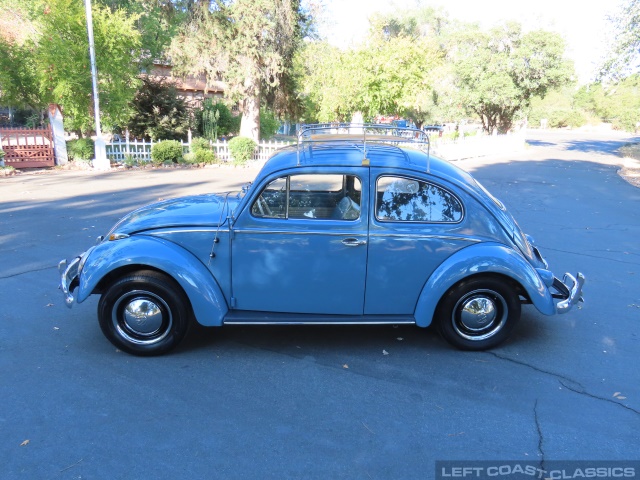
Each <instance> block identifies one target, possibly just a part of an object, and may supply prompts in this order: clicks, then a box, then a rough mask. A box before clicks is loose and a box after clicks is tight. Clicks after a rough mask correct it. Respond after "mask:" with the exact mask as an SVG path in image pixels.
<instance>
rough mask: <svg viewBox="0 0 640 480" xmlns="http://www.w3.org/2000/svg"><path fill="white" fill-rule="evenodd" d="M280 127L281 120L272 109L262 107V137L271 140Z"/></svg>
mask: <svg viewBox="0 0 640 480" xmlns="http://www.w3.org/2000/svg"><path fill="white" fill-rule="evenodd" d="M278 128H280V121H279V120H278V118H277V117H276V115H275V113H273V112H272V111H271V110H267V109H260V138H261V139H263V140H269V139H270V138H271V137H273V136H274V135H275V134H276V132H277V131H278Z"/></svg>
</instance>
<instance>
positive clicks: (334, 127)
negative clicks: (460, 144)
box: [298, 122, 430, 173]
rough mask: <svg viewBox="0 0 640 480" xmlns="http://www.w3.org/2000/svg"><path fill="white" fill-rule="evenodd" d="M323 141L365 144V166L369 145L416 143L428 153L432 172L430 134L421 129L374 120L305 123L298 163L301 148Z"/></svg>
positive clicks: (356, 145)
mask: <svg viewBox="0 0 640 480" xmlns="http://www.w3.org/2000/svg"><path fill="white" fill-rule="evenodd" d="M321 143H345V144H347V145H351V146H353V147H354V148H360V146H362V151H363V152H362V153H363V155H364V158H363V159H362V161H363V165H366V164H368V159H367V144H372V143H374V144H386V145H391V146H395V147H399V146H401V145H402V146H412V147H415V148H417V149H418V150H420V151H421V152H423V153H426V154H427V173H429V171H430V143H429V135H428V134H427V133H426V132H424V131H422V130H420V129H417V128H411V127H396V126H394V125H385V124H374V123H339V122H334V123H315V124H303V125H301V126H300V129H299V130H298V165H300V151H301V149H303V148H304V147H305V145H308V146H312V145H316V144H321Z"/></svg>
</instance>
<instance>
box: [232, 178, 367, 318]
mask: <svg viewBox="0 0 640 480" xmlns="http://www.w3.org/2000/svg"><path fill="white" fill-rule="evenodd" d="M368 185H369V173H368V170H367V169H366V168H357V167H356V168H342V169H329V170H323V171H318V170H317V169H316V170H308V169H304V168H297V169H294V170H291V171H289V172H283V173H281V174H279V175H275V176H272V177H271V178H268V179H266V180H265V181H264V182H263V183H262V184H261V185H260V186H259V187H258V188H257V189H256V193H255V194H254V195H253V197H252V198H250V199H249V200H248V202H247V204H246V207H245V208H244V209H243V211H242V212H241V213H240V214H239V216H238V218H237V220H236V221H235V223H234V226H233V233H232V299H231V306H232V308H234V309H237V310H245V311H261V312H282V313H300V314H332V315H361V314H362V313H363V309H364V294H365V293H364V292H365V280H366V262H367V240H368V239H367V234H368V217H369V215H368V211H369V208H368V202H366V201H365V202H364V204H363V202H362V199H367V198H369V197H368Z"/></svg>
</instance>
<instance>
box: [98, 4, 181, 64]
mask: <svg viewBox="0 0 640 480" xmlns="http://www.w3.org/2000/svg"><path fill="white" fill-rule="evenodd" d="M100 3H102V4H103V5H105V6H107V7H109V8H110V10H111V11H112V12H116V11H118V10H122V11H124V12H126V14H127V15H128V16H131V17H133V18H135V19H136V20H135V27H136V30H137V31H138V32H139V34H140V47H139V49H138V51H137V52H135V58H136V60H137V61H138V62H139V64H140V66H141V67H144V68H150V67H152V66H153V61H157V60H167V58H166V52H165V51H166V49H167V48H168V47H169V45H170V44H171V40H172V39H173V37H174V36H175V34H176V33H177V31H178V28H179V27H180V25H181V24H182V23H184V21H185V20H186V18H187V15H188V12H189V8H190V5H193V2H192V1H191V0H171V1H166V0H160V1H158V0H101V2H100Z"/></svg>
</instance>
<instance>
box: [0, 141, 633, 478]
mask: <svg viewBox="0 0 640 480" xmlns="http://www.w3.org/2000/svg"><path fill="white" fill-rule="evenodd" d="M530 137H531V139H530V140H531V142H530V143H531V145H532V146H531V147H530V148H528V149H527V150H526V151H525V152H522V153H521V154H518V155H515V156H511V157H510V158H506V157H504V158H493V159H482V160H473V161H462V162H458V163H459V164H460V165H462V166H464V167H465V168H468V169H470V170H473V172H474V174H475V175H476V176H477V177H478V178H479V179H480V180H481V181H482V182H483V183H484V184H485V185H486V186H487V187H488V188H489V189H490V190H491V191H492V192H493V193H494V194H495V195H496V196H498V197H499V198H501V199H502V200H503V201H504V203H505V204H506V205H507V206H508V208H509V209H510V210H511V211H512V213H514V215H515V216H516V218H517V219H518V220H519V222H520V224H521V226H522V227H523V228H524V230H525V231H527V232H529V233H531V234H532V235H533V236H534V237H535V238H536V240H537V242H538V244H539V245H540V246H541V249H542V251H543V253H544V254H545V255H546V257H547V259H548V261H549V263H550V264H551V266H552V267H553V269H554V270H555V271H556V272H557V273H562V272H564V271H569V272H572V273H575V272H576V271H577V270H581V271H583V272H584V273H585V275H586V276H587V285H586V294H585V296H586V298H587V303H586V304H585V305H584V306H583V308H582V309H580V310H574V311H572V312H570V313H569V314H567V315H565V316H557V317H544V316H541V315H539V314H538V313H537V311H536V310H535V309H534V308H533V307H530V306H528V307H525V308H524V309H523V318H522V321H521V323H520V325H519V327H518V329H517V331H516V333H515V335H514V336H513V337H512V338H511V339H510V340H509V341H508V342H507V343H506V344H504V346H502V347H501V348H497V349H495V350H493V351H491V352H484V353H468V352H460V351H455V350H453V349H451V348H450V347H449V346H448V345H447V344H445V343H444V342H443V341H442V340H441V339H440V338H439V337H438V336H437V335H436V334H435V333H434V332H433V331H431V330H426V331H425V330H421V329H417V328H411V327H399V328H393V327H391V326H388V327H387V326H382V327H360V328H356V327H339V328H338V327H235V328H233V327H225V328H224V329H218V330H215V329H214V330H205V329H196V331H195V332H194V333H193V334H192V335H191V336H190V337H189V338H188V339H187V340H186V341H185V342H184V343H183V344H182V345H181V346H180V347H179V348H178V349H177V351H176V352H175V353H174V354H171V355H167V356H164V357H158V358H137V357H133V356H129V355H126V354H124V353H120V352H117V351H116V350H115V348H114V347H113V346H112V345H111V344H110V343H108V341H107V340H106V339H104V337H103V336H102V334H101V332H100V329H99V327H98V324H97V319H96V311H95V310H96V304H97V300H96V299H94V298H91V299H90V300H88V301H87V302H85V303H83V304H81V305H76V306H75V307H74V308H73V309H72V310H68V309H67V308H66V307H65V306H64V304H63V301H62V298H61V296H60V294H59V292H58V291H57V290H56V285H57V282H58V278H57V271H56V263H57V261H58V260H59V259H61V258H63V257H71V256H73V255H75V254H78V253H80V252H81V251H82V250H84V249H86V248H87V247H88V246H89V245H91V244H92V243H93V240H94V238H95V237H96V236H97V235H100V234H104V233H105V232H106V230H107V229H108V228H109V227H110V226H111V225H112V224H113V223H114V222H115V221H116V220H117V219H118V218H119V217H120V216H121V215H122V214H124V213H125V212H127V211H128V210H130V209H132V208H134V207H136V206H138V205H141V204H144V203H147V202H150V201H154V200H157V199H159V198H167V197H173V196H177V195H182V194H185V193H201V192H208V191H215V190H226V189H229V188H237V187H238V186H239V185H240V184H242V183H243V182H244V181H247V180H250V179H251V178H252V177H253V176H254V175H255V171H252V170H250V169H227V168H220V169H204V170H186V171H173V170H159V171H139V172H113V173H85V172H66V173H65V172H63V173H50V174H44V175H29V176H20V177H14V178H6V179H0V259H1V263H0V399H1V401H0V471H1V472H2V473H1V474H0V477H1V478H3V479H18V478H19V479H36V478H37V479H80V478H83V479H89V478H90V479H101V478H106V479H148V478H154V479H155V478H157V479H199V478H224V479H226V478H231V479H234V478H238V479H240V478H256V479H266V478H273V479H283V478H305V479H306V478H322V479H329V478H349V479H351V478H357V479H359V478H363V479H369V478H376V479H377V478H380V479H383V478H384V479H389V478H402V479H412V478H416V479H418V478H420V479H424V478H433V477H434V475H435V470H434V467H435V461H436V460H479V459H485V460H518V461H534V462H539V464H540V465H541V466H545V465H546V464H548V462H549V461H551V460H565V459H588V460H631V459H636V460H637V459H639V458H640V454H639V453H638V452H639V449H638V447H639V445H640V373H639V369H638V364H639V360H640V348H639V347H640V240H639V239H640V189H638V188H634V187H632V186H631V185H629V184H627V183H626V182H624V181H623V180H622V179H621V178H620V177H619V176H618V175H617V174H616V166H615V165H616V164H617V163H619V160H620V159H618V158H616V157H614V156H612V154H611V152H613V151H614V150H615V149H616V148H618V147H619V146H620V145H621V144H622V143H623V141H624V140H623V139H622V138H621V137H619V136H615V137H614V136H598V135H595V134H555V133H546V134H545V133H542V134H531V136H530ZM383 351H385V352H387V353H388V354H386V355H385V354H383Z"/></svg>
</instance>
